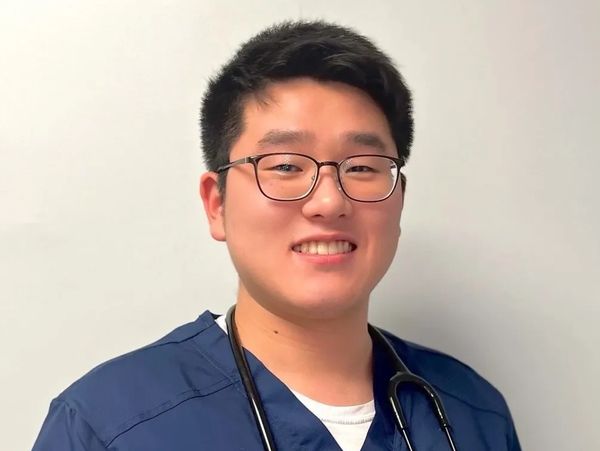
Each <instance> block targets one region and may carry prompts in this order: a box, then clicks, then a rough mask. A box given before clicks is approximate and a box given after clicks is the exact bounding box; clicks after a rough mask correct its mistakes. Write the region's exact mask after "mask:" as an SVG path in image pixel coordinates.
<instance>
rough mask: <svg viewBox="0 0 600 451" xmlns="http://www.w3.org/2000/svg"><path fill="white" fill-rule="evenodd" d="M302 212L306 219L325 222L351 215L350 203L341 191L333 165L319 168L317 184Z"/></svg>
mask: <svg viewBox="0 0 600 451" xmlns="http://www.w3.org/2000/svg"><path fill="white" fill-rule="evenodd" d="M302 212H303V214H304V215H305V216H306V217H307V218H323V219H326V220H331V219H337V218H340V217H344V216H349V215H350V214H351V213H352V201H351V200H350V199H349V198H348V197H346V195H345V194H344V192H343V191H342V188H341V186H340V181H339V179H338V174H337V171H336V168H335V167H334V166H333V165H327V166H323V167H321V170H320V171H319V176H318V180H317V184H316V186H315V187H314V189H313V191H312V193H310V196H308V197H307V199H306V201H305V202H304V205H303V206H302Z"/></svg>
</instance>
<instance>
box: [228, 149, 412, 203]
mask: <svg viewBox="0 0 600 451" xmlns="http://www.w3.org/2000/svg"><path fill="white" fill-rule="evenodd" d="M246 163H252V165H253V166H254V174H255V176H256V183H257V184H258V188H259V189H260V191H261V193H263V195H265V196H266V197H268V198H269V199H273V200H280V201H292V200H300V199H304V198H305V197H307V196H309V195H310V193H312V191H313V189H314V188H315V186H316V185H317V181H318V180H319V171H320V169H321V168H322V167H323V166H334V167H335V169H336V172H337V177H338V184H339V187H340V188H341V189H342V191H343V192H344V194H345V195H346V196H348V197H349V198H350V199H352V200H355V201H358V202H380V201H382V200H385V199H387V198H388V197H390V196H391V195H392V193H393V192H394V190H395V189H396V185H397V184H398V178H401V179H402V188H403V189H404V184H405V181H406V179H405V177H404V174H402V173H401V172H400V168H401V167H402V166H404V160H403V159H400V158H394V157H389V156H384V155H353V156H351V157H348V158H344V159H343V160H342V161H340V162H339V163H338V162H336V161H317V160H315V159H314V158H312V157H309V156H308V155H302V154H299V153H269V154H263V155H252V156H249V157H245V158H240V159H239V160H235V161H232V162H230V163H228V164H226V165H223V166H221V167H219V168H217V171H216V172H217V173H218V174H220V173H222V172H224V171H226V170H228V169H230V168H232V167H234V166H237V165H240V164H246Z"/></svg>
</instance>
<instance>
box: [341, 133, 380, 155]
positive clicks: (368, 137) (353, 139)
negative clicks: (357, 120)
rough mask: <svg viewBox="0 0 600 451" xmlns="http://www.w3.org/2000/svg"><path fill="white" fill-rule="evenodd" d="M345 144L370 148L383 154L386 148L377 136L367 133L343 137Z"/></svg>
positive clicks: (347, 134)
mask: <svg viewBox="0 0 600 451" xmlns="http://www.w3.org/2000/svg"><path fill="white" fill-rule="evenodd" d="M344 139H345V141H346V142H349V143H353V144H358V145H361V146H366V147H370V148H372V149H374V150H377V151H379V152H382V153H385V151H386V149H387V146H386V145H385V143H384V142H383V139H381V138H380V137H379V136H378V135H376V134H375V133H368V132H350V133H346V134H345V135H344Z"/></svg>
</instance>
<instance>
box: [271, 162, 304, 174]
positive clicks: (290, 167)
mask: <svg viewBox="0 0 600 451" xmlns="http://www.w3.org/2000/svg"><path fill="white" fill-rule="evenodd" d="M269 170H270V171H279V172H301V171H302V168H299V167H298V166H296V165H294V164H290V163H282V164H278V165H276V166H272V167H270V168H269Z"/></svg>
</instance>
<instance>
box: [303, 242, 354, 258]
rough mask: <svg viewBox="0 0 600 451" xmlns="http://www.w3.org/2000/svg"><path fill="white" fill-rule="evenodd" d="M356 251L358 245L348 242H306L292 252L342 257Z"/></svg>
mask: <svg viewBox="0 0 600 451" xmlns="http://www.w3.org/2000/svg"><path fill="white" fill-rule="evenodd" d="M355 249H356V244H354V243H352V242H350V241H346V240H334V241H305V242H303V243H298V244H295V245H294V246H292V250H293V251H294V252H297V253H299V254H307V255H340V254H349V253H350V252H353V251H354V250H355Z"/></svg>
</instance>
